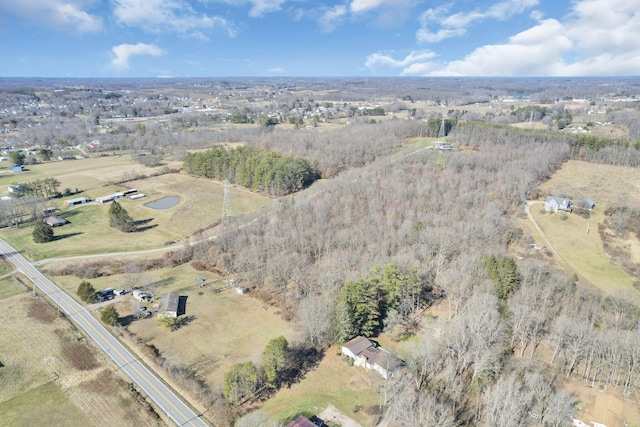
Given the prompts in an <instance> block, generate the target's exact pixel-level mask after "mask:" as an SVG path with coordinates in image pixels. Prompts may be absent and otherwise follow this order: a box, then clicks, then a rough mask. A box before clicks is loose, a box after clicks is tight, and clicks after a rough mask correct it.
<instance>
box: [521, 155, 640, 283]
mask: <svg viewBox="0 0 640 427" xmlns="http://www.w3.org/2000/svg"><path fill="white" fill-rule="evenodd" d="M541 189H542V192H543V194H549V195H554V196H566V197H569V198H570V199H572V200H573V202H574V203H578V202H579V201H580V199H582V198H583V197H588V198H590V199H592V200H594V201H595V203H596V207H595V209H594V210H593V212H592V213H591V217H590V218H589V219H585V218H582V217H581V216H579V215H577V214H567V215H563V213H562V212H558V213H554V214H551V213H544V214H543V213H541V211H542V210H543V209H544V206H543V204H542V203H540V204H533V205H532V206H531V213H532V215H533V216H534V217H535V218H536V220H537V222H538V224H539V225H540V226H541V227H542V229H543V230H544V232H545V234H546V235H547V237H548V238H549V240H550V241H551V243H552V244H553V247H554V248H555V249H556V250H557V251H558V253H559V254H560V256H561V257H562V258H563V259H564V260H565V261H567V263H568V264H570V266H571V267H572V268H573V269H574V270H576V271H577V272H578V273H579V274H580V275H581V276H583V277H584V278H586V279H587V280H588V281H590V282H591V283H593V284H594V285H595V286H597V287H598V288H600V289H602V290H603V291H605V292H609V293H611V292H620V291H622V292H629V291H631V292H633V293H635V292H636V291H635V289H634V287H633V279H632V278H631V277H630V276H629V275H627V274H626V273H625V272H624V271H623V270H622V269H621V268H620V267H619V266H617V265H615V264H614V263H613V261H612V260H611V258H610V257H609V256H608V255H607V254H606V253H605V250H604V246H603V242H602V239H601V237H600V234H599V233H598V224H599V223H600V222H601V221H602V219H603V218H604V211H605V210H606V208H607V207H608V206H612V205H614V206H615V205H620V204H625V205H627V206H634V205H635V206H638V205H639V204H640V168H630V167H622V166H610V165H600V164H595V163H587V162H582V161H577V160H569V161H567V162H566V163H565V164H564V165H563V167H562V168H561V169H560V170H559V171H557V172H556V173H555V174H554V175H553V176H552V177H551V179H549V180H548V181H547V182H545V183H544V184H543V185H542V186H541ZM538 243H539V244H544V243H542V242H541V241H539V242H538ZM627 245H631V247H632V249H631V250H632V251H634V250H635V249H633V248H635V246H637V239H630V240H629V241H628V242H627Z"/></svg>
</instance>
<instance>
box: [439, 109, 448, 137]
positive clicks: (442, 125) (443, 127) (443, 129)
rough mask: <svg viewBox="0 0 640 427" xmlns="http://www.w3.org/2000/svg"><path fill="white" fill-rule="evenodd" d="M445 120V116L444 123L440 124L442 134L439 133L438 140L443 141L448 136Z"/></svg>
mask: <svg viewBox="0 0 640 427" xmlns="http://www.w3.org/2000/svg"><path fill="white" fill-rule="evenodd" d="M445 126H446V125H445V118H444V114H443V115H442V123H441V124H440V132H438V139H442V138H444V137H445V136H447V135H446V134H445Z"/></svg>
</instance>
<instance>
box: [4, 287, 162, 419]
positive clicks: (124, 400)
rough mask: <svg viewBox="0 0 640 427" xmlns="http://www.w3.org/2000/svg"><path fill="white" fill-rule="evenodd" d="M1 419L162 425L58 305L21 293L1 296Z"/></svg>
mask: <svg viewBox="0 0 640 427" xmlns="http://www.w3.org/2000/svg"><path fill="white" fill-rule="evenodd" d="M0 361H1V362H2V364H3V365H4V366H3V367H2V368H0V383H1V384H2V387H0V420H2V421H1V422H0V423H3V424H4V425H11V426H33V425H60V426H72V427H75V426H88V425H92V426H105V427H106V426H114V425H118V426H140V425H145V426H154V425H162V422H161V421H159V420H158V419H157V418H156V417H155V416H154V415H152V414H151V413H150V412H148V411H147V410H146V409H145V408H144V407H143V406H141V405H140V404H138V403H137V402H136V401H135V400H134V399H133V398H132V395H131V393H130V392H129V390H128V387H126V382H125V381H124V380H122V379H121V378H120V377H118V376H117V375H116V374H114V373H113V371H112V370H111V368H110V366H109V365H108V363H107V361H106V359H105V358H104V357H103V356H102V355H101V354H99V353H97V352H96V350H95V349H94V348H93V347H91V346H90V345H89V344H88V343H86V342H85V340H84V338H83V336H82V335H81V334H80V333H79V332H78V331H76V330H75V329H74V328H73V327H71V325H70V324H69V323H68V322H67V321H66V320H64V319H61V318H59V317H58V315H57V312H56V310H54V309H52V308H51V307H49V306H48V305H47V304H46V303H45V302H43V301H42V300H40V299H37V298H34V297H32V296H30V295H29V294H26V293H22V294H20V295H16V296H13V297H10V298H5V299H2V300H0Z"/></svg>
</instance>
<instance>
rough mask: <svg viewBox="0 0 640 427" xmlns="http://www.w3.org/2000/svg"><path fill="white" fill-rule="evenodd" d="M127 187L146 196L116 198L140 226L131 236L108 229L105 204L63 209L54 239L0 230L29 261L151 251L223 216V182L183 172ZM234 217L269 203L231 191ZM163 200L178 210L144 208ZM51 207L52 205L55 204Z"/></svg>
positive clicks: (27, 229)
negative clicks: (61, 223)
mask: <svg viewBox="0 0 640 427" xmlns="http://www.w3.org/2000/svg"><path fill="white" fill-rule="evenodd" d="M129 184H130V187H133V188H136V189H137V190H138V191H139V192H140V193H143V194H145V195H146V197H145V198H142V199H138V200H129V199H121V200H120V201H119V203H121V205H122V206H123V207H124V208H125V209H126V210H127V211H128V212H129V214H130V216H131V217H132V218H133V219H134V220H135V221H138V222H139V226H138V230H139V231H137V232H134V233H123V232H120V231H118V230H115V229H113V228H111V227H109V218H108V210H109V206H110V205H109V204H104V205H103V204H89V205H80V206H75V207H71V208H62V210H61V212H60V216H62V217H64V218H65V219H67V220H68V221H69V222H70V223H69V224H67V225H64V226H62V227H57V228H55V230H54V232H55V236H56V238H55V240H54V241H53V242H49V243H43V244H37V243H34V242H33V236H32V231H33V229H32V227H31V226H29V225H27V226H24V227H21V228H18V229H14V228H12V229H5V230H3V231H2V232H1V235H2V237H3V238H5V239H7V240H8V241H9V242H10V243H11V244H13V245H14V246H15V247H16V248H19V249H21V250H23V253H24V254H25V255H26V256H28V257H30V258H31V259H32V260H40V259H44V258H56V257H65V256H72V255H78V254H95V253H104V252H121V251H136V250H144V249H152V248H157V247H161V246H163V245H164V244H165V243H166V242H176V241H179V240H181V239H183V238H187V237H189V236H191V235H192V234H193V233H195V232H196V231H198V230H200V229H201V228H203V227H206V226H207V225H209V224H212V223H214V222H216V221H217V220H219V218H220V217H221V214H222V203H223V194H224V191H223V186H222V184H220V183H218V182H215V181H210V180H206V179H202V178H195V177H191V176H188V175H183V174H166V175H160V176H156V177H151V178H146V179H141V180H135V181H131V182H130V183H129ZM117 190H118V187H114V186H108V185H107V186H103V187H100V188H98V189H94V190H92V191H90V192H87V195H88V196H89V197H97V196H100V195H106V194H111V193H113V192H114V191H117ZM230 193H231V204H232V208H233V214H235V215H238V214H242V213H245V212H251V211H255V210H257V209H259V208H260V207H261V206H264V205H266V204H269V203H271V199H269V198H266V197H264V196H261V195H259V194H256V193H252V192H250V191H248V190H245V189H243V188H240V187H232V188H231V192H230ZM166 196H177V197H179V198H180V202H179V204H178V205H177V206H175V207H173V208H170V209H166V210H154V209H151V208H148V207H145V206H144V205H145V203H148V202H150V201H153V200H156V199H160V198H162V197H166ZM54 204H55V203H54Z"/></svg>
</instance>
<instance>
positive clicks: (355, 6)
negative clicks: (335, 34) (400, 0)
mask: <svg viewBox="0 0 640 427" xmlns="http://www.w3.org/2000/svg"><path fill="white" fill-rule="evenodd" d="M391 2H393V0H391V1H390V0H353V1H352V2H351V4H350V5H349V9H351V12H353V13H362V12H367V11H369V10H373V9H377V8H379V7H380V6H382V5H384V4H385V3H391Z"/></svg>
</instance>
